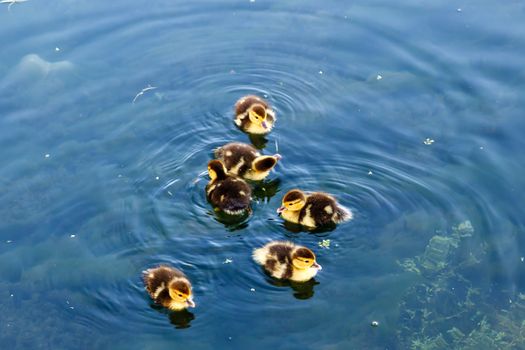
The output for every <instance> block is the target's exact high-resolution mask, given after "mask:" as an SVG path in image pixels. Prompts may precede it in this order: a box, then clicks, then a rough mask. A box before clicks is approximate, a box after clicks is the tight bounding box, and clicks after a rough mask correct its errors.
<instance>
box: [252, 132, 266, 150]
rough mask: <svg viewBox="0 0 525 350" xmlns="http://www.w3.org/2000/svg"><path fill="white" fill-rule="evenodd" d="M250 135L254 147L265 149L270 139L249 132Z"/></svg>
mask: <svg viewBox="0 0 525 350" xmlns="http://www.w3.org/2000/svg"><path fill="white" fill-rule="evenodd" d="M248 137H249V138H250V142H251V143H252V145H253V147H255V148H257V149H260V150H262V149H264V148H265V147H266V144H267V143H268V139H267V138H266V137H265V136H264V135H256V134H248Z"/></svg>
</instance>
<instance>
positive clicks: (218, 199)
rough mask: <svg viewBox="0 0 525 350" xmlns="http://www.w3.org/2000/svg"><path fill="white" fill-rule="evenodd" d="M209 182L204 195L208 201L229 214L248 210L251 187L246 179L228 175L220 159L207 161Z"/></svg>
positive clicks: (237, 213) (238, 213) (242, 212)
mask: <svg viewBox="0 0 525 350" xmlns="http://www.w3.org/2000/svg"><path fill="white" fill-rule="evenodd" d="M208 175H209V176H210V179H211V180H210V182H209V183H208V185H207V186H206V195H207V197H208V200H209V201H210V203H211V204H212V205H213V206H214V207H215V208H217V209H219V210H222V211H223V212H225V213H226V214H229V215H241V214H244V213H245V212H247V211H249V210H250V200H251V196H252V189H251V188H250V186H248V184H247V183H246V181H244V180H243V179H241V178H238V177H236V176H232V175H228V174H227V173H226V168H225V167H224V164H222V162H221V161H220V160H217V159H215V160H212V161H210V162H209V163H208Z"/></svg>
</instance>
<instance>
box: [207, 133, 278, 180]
mask: <svg viewBox="0 0 525 350" xmlns="http://www.w3.org/2000/svg"><path fill="white" fill-rule="evenodd" d="M215 157H216V158H217V159H219V160H220V161H222V162H223V164H224V166H225V167H226V170H227V171H228V173H229V174H233V175H237V176H241V177H243V178H245V179H247V180H252V181H260V180H263V179H264V178H265V177H267V176H268V174H270V170H272V169H273V168H274V167H275V165H276V164H277V162H278V161H279V160H280V159H281V155H279V154H275V155H273V156H262V155H261V154H260V153H259V152H258V151H257V149H256V148H255V147H253V146H251V145H248V144H246V143H240V142H232V143H228V144H226V145H224V146H222V147H219V148H217V149H216V150H215Z"/></svg>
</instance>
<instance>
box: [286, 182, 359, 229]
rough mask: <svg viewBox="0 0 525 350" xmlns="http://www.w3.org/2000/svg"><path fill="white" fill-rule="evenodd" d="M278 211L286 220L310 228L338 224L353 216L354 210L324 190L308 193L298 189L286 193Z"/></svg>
mask: <svg viewBox="0 0 525 350" xmlns="http://www.w3.org/2000/svg"><path fill="white" fill-rule="evenodd" d="M277 213H279V215H280V216H281V217H282V218H283V219H285V220H286V221H290V222H293V223H295V224H301V225H304V226H308V227H310V228H316V227H319V226H324V225H330V224H338V223H341V222H343V221H347V220H350V219H352V217H353V214H352V212H351V211H350V210H348V209H346V208H345V207H343V206H341V205H339V204H338V203H337V201H336V200H335V198H333V197H332V196H331V195H329V194H326V193H322V192H314V193H309V194H308V195H307V194H305V193H304V192H303V191H301V190H297V189H296V190H291V191H289V192H288V193H286V194H285V195H284V197H283V200H282V206H281V207H280V208H279V209H277Z"/></svg>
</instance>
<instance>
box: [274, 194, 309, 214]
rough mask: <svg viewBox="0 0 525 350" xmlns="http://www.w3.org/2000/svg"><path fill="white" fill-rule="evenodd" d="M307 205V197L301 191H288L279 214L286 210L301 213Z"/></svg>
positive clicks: (278, 210) (278, 211)
mask: <svg viewBox="0 0 525 350" xmlns="http://www.w3.org/2000/svg"><path fill="white" fill-rule="evenodd" d="M305 204H306V196H305V195H304V193H303V192H302V191H301V190H291V191H288V193H286V194H285V195H284V197H283V201H282V205H281V207H280V208H279V209H277V213H279V214H280V213H282V212H283V211H285V210H289V211H299V210H301V209H302V208H303V207H304V205H305Z"/></svg>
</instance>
